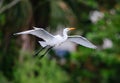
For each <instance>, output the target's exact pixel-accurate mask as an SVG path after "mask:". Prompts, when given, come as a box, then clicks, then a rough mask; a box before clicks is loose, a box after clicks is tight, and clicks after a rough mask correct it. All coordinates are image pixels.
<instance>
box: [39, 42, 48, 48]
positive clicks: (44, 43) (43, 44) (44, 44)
mask: <svg viewBox="0 0 120 83" xmlns="http://www.w3.org/2000/svg"><path fill="white" fill-rule="evenodd" d="M38 42H39V43H40V45H41V46H42V47H46V46H47V44H46V42H44V41H38Z"/></svg>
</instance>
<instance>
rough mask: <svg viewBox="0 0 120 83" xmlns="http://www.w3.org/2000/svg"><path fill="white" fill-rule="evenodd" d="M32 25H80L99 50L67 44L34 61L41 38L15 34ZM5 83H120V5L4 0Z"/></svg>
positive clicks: (1, 54) (0, 35)
mask: <svg viewBox="0 0 120 83" xmlns="http://www.w3.org/2000/svg"><path fill="white" fill-rule="evenodd" d="M32 26H36V27H41V28H44V29H46V30H47V31H49V32H51V33H52V34H57V33H61V31H62V29H63V28H65V27H75V28H76V30H75V31H73V32H71V33H69V34H78V35H82V36H84V37H86V38H87V39H88V40H89V41H91V42H92V43H94V44H95V45H96V46H97V47H98V48H97V49H96V50H93V49H89V48H86V47H83V46H78V45H75V44H73V43H70V44H69V43H66V44H64V45H63V46H61V47H58V48H56V49H53V50H52V51H51V52H50V53H49V54H47V55H46V56H45V57H44V58H42V59H41V60H40V59H39V57H36V58H33V56H32V55H33V54H34V52H35V51H36V50H37V49H39V48H40V45H39V44H38V42H37V41H38V40H40V39H38V38H36V37H34V36H31V35H21V36H14V35H13V33H16V32H20V31H24V30H29V29H32ZM39 55H40V54H39ZM0 83H120V1H119V0H0Z"/></svg>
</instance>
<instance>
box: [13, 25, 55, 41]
mask: <svg viewBox="0 0 120 83" xmlns="http://www.w3.org/2000/svg"><path fill="white" fill-rule="evenodd" d="M33 28H34V29H33V30H28V31H23V32H19V33H15V34H14V35H21V34H31V35H34V36H36V37H39V38H42V39H43V40H45V41H49V40H52V39H53V38H54V36H53V35H52V34H50V33H48V32H47V31H46V30H44V29H42V28H36V27H33Z"/></svg>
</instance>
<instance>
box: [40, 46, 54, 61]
mask: <svg viewBox="0 0 120 83" xmlns="http://www.w3.org/2000/svg"><path fill="white" fill-rule="evenodd" d="M52 48H53V47H49V48H48V49H47V51H46V52H45V53H44V54H42V55H41V56H40V57H39V58H40V59H41V58H43V56H45V55H46V54H47V53H48V52H49V51H50V50H51V49H52Z"/></svg>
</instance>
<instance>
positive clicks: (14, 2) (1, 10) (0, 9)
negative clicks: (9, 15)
mask: <svg viewBox="0 0 120 83" xmlns="http://www.w3.org/2000/svg"><path fill="white" fill-rule="evenodd" d="M20 1H21V0H14V1H12V2H11V3H9V4H8V5H5V6H3V7H2V8H0V14H1V13H3V12H4V11H6V10H8V9H10V8H11V7H13V6H14V5H16V4H17V3H18V2H20Z"/></svg>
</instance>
